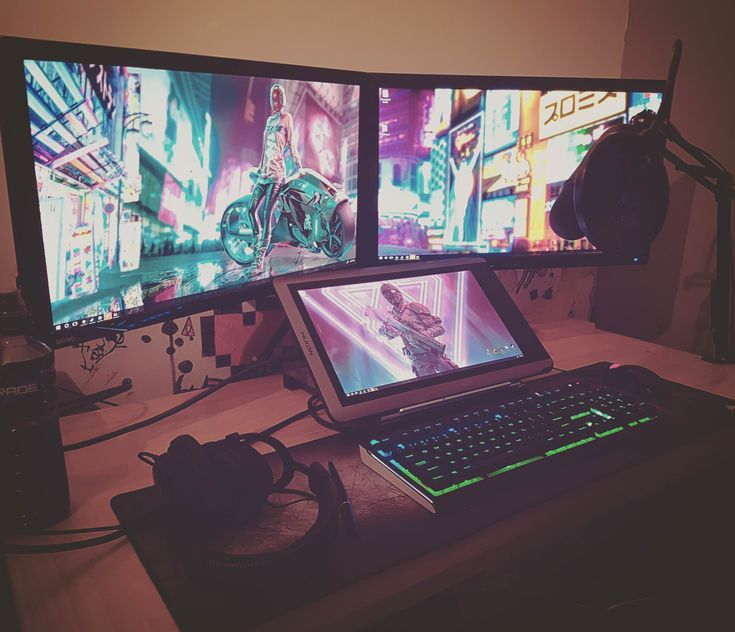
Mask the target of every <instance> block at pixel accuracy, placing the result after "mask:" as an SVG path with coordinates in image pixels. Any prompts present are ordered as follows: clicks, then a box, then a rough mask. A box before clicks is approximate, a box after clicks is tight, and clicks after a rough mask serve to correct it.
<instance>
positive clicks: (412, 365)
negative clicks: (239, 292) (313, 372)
mask: <svg viewBox="0 0 735 632" xmlns="http://www.w3.org/2000/svg"><path fill="white" fill-rule="evenodd" d="M299 297H300V298H301V300H302V301H303V304H304V307H305V308H306V311H307V313H308V315H309V318H310V319H311V321H312V323H313V325H314V327H315V328H316V331H317V333H318V339H319V341H320V342H321V344H322V345H323V347H324V350H325V352H326V355H327V357H328V358H329V360H330V362H331V364H332V367H333V368H334V371H335V373H336V375H337V378H338V380H339V382H340V384H341V386H342V390H344V392H345V394H346V395H347V396H354V395H361V394H364V393H368V392H372V391H377V390H379V389H380V388H381V387H385V386H392V385H394V384H397V383H399V382H406V381H409V380H413V379H416V378H423V377H428V376H432V375H436V374H438V373H445V372H447V371H452V370H456V369H459V368H464V367H470V366H475V365H479V364H485V363H489V362H494V361H496V360H502V359H508V358H517V357H521V356H522V355H523V354H522V353H521V350H520V349H519V348H518V346H517V345H516V343H515V341H514V340H513V338H512V337H511V335H510V333H509V332H508V330H507V329H506V327H505V325H504V324H503V322H502V321H501V320H500V317H499V316H498V314H497V312H496V311H495V309H494V308H493V306H492V304H491V303H490V301H489V300H488V298H487V296H486V295H485V293H484V292H483V290H482V289H481V287H480V285H479V284H478V282H477V280H476V279H475V277H474V276H473V275H472V273H471V272H468V271H466V270H465V271H460V272H447V273H442V274H434V275H427V276H421V277H409V278H404V279H394V280H391V281H390V282H388V281H371V282H367V283H354V284H349V285H338V286H333V287H325V288H313V289H306V290H300V291H299Z"/></svg>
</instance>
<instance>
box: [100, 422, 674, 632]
mask: <svg viewBox="0 0 735 632" xmlns="http://www.w3.org/2000/svg"><path fill="white" fill-rule="evenodd" d="M662 421H665V420H662ZM659 447H660V446H659ZM669 447H670V446H669ZM647 450H648V451H647V453H646V454H644V453H643V452H645V451H638V450H630V449H625V450H609V451H603V452H598V453H597V454H595V455H594V458H589V456H587V457H586V458H584V459H579V458H574V457H576V456H577V455H574V454H573V453H572V454H570V455H569V457H568V458H565V459H559V460H558V462H557V463H555V464H554V466H553V467H552V468H547V469H546V470H544V471H543V472H541V471H540V470H534V469H533V468H524V469H527V470H528V471H527V472H523V471H515V472H509V473H508V474H505V475H504V476H503V477H502V478H503V479H504V480H503V481H502V485H498V486H497V488H495V489H493V490H492V492H491V493H489V494H488V496H487V498H483V499H482V500H480V501H477V502H474V503H473V504H472V505H470V506H468V507H466V508H464V509H458V510H455V511H452V512H449V513H446V514H442V515H433V514H430V513H429V512H427V511H426V510H425V509H423V508H421V507H420V506H419V505H418V504H416V503H415V502H414V501H413V500H411V499H410V498H409V497H407V496H406V495H404V494H403V493H402V492H401V491H399V490H398V489H396V488H395V487H393V486H392V485H391V484H390V483H389V482H388V481H386V480H384V479H383V478H382V477H380V476H379V475H378V474H376V473H375V472H373V471H372V470H371V469H369V468H368V467H367V466H365V465H364V464H363V463H362V461H361V460H360V456H359V452H358V447H357V442H356V440H355V439H354V438H352V437H349V436H345V435H335V436H331V437H328V438H325V439H321V440H318V441H314V442H312V443H307V444H303V445H301V446H297V447H295V448H293V449H292V452H293V454H294V457H295V458H296V459H297V460H298V461H301V462H303V463H307V464H309V463H312V462H314V461H318V462H320V463H323V464H326V462H327V461H328V460H332V461H334V463H335V465H336V467H337V469H338V471H339V473H340V475H341V477H342V479H343V482H344V485H345V488H346V489H347V492H348V494H349V496H350V498H351V500H352V503H353V507H354V511H355V514H356V516H357V519H358V523H359V528H360V535H361V537H360V539H359V540H355V539H353V538H351V537H350V536H349V534H347V533H346V532H345V530H344V528H341V529H340V532H339V533H338V535H337V537H336V539H335V540H333V541H332V542H331V543H330V545H329V549H328V550H323V551H321V552H319V553H318V558H316V559H315V558H313V557H312V558H311V559H310V558H308V557H306V558H299V559H298V560H294V561H293V564H291V565H289V564H288V563H286V564H284V565H281V566H277V567H276V568H277V571H275V572H274V571H273V569H267V568H265V569H250V570H248V571H247V572H244V573H243V577H242V580H241V581H238V582H237V584H236V585H228V584H219V583H217V582H212V581H202V580H196V579H190V578H186V577H184V576H182V574H181V573H180V572H179V569H178V568H177V563H176V556H175V554H174V553H173V551H172V550H171V548H170V546H169V544H168V541H167V538H166V532H165V530H164V526H163V519H162V515H161V512H160V510H159V506H158V495H157V492H156V490H155V489H154V488H153V487H147V488H144V489H139V490H136V491H132V492H128V493H124V494H120V495H118V496H115V497H114V498H113V499H112V503H111V504H112V508H113V510H114V512H115V514H116V515H117V517H118V518H119V520H120V523H121V524H122V526H123V527H124V528H125V529H126V531H127V532H128V537H129V540H130V541H131V543H132V544H133V547H134V548H135V551H136V553H137V554H138V556H139V557H140V559H141V561H142V563H143V565H144V566H145V568H146V570H147V572H148V574H149V575H150V577H151V579H152V580H153V582H154V584H155V585H156V588H157V589H158V591H159V593H160V594H161V597H162V598H163V600H164V602H165V603H166V605H167V607H168V608H169V610H170V612H171V614H172V616H173V618H174V619H175V620H176V623H177V625H178V626H179V628H180V629H182V630H197V631H198V630H205V629H206V630H212V629H217V630H235V629H237V630H242V629H244V628H248V627H250V626H252V625H256V624H257V623H259V622H263V621H266V620H268V619H271V618H273V617H274V616H276V615H278V614H280V613H283V612H286V611H288V610H290V609H292V608H295V607H297V606H299V605H300V604H303V603H305V602H308V601H313V600H314V599H317V598H318V597H320V596H324V595H326V594H329V593H331V592H334V591H336V590H338V589H339V588H342V587H345V586H347V585H349V584H351V583H354V582H357V581H359V580H360V579H363V578H366V577H368V576H370V575H373V574H375V573H378V572H380V571H382V570H385V569H388V568H390V567H393V566H395V565H397V564H400V563H401V562H404V561H406V560H409V559H411V558H415V557H417V556H419V555H421V554H424V553H427V552H430V551H432V550H435V549H438V548H440V547H443V546H447V545H449V544H451V543H453V542H456V541H457V540H459V539H462V538H464V537H467V536H469V535H471V534H472V533H474V532H477V531H479V530H481V529H483V528H486V527H488V526H490V525H492V524H493V523H496V522H498V521H500V520H502V519H503V518H505V517H508V516H511V515H513V514H516V513H518V512H520V511H522V510H523V509H525V508H528V507H531V506H533V505H536V504H538V503H540V502H543V501H544V500H548V499H550V498H555V497H558V496H559V495H561V494H563V493H564V492H566V491H570V490H571V489H573V488H576V487H579V486H581V485H583V484H585V483H589V482H591V481H594V480H595V479H599V478H600V477H602V476H605V475H609V474H611V473H613V472H615V471H618V470H620V469H623V468H625V467H628V466H630V465H632V464H633V463H635V462H639V461H640V460H641V459H642V458H646V457H647V456H648V457H650V456H651V451H650V446H648V448H647ZM575 452H576V451H575ZM582 452H584V451H582ZM294 486H297V485H294ZM302 488H305V486H303V485H302ZM310 505H313V504H312V503H309V502H305V503H302V504H300V505H296V506H293V507H289V508H288V509H285V510H284V511H286V512H288V513H286V514H285V516H286V522H285V523H284V520H283V516H282V517H281V519H280V522H279V524H281V525H283V524H286V525H291V526H292V527H294V528H293V529H290V528H285V529H283V537H284V538H285V540H284V544H285V543H286V542H287V540H288V538H291V539H293V537H294V533H293V532H294V531H298V530H299V529H301V528H303V525H302V524H301V523H304V524H305V525H306V526H305V528H308V526H309V524H310V522H309V521H310V520H312V519H313V515H314V511H315V510H314V509H313V507H312V508H309V506H310ZM297 507H298V508H299V509H298V510H296V508H297ZM274 515H275V514H274ZM292 520H293V524H291V521H292ZM300 525H301V526H300ZM262 532H263V533H270V534H271V537H273V533H274V529H273V528H272V527H271V528H270V529H269V528H268V526H267V525H266V526H264V527H263V531H262ZM278 537H279V536H278V534H277V535H276V541H275V542H276V545H277V543H278V542H277V538H278ZM248 552H249V551H248Z"/></svg>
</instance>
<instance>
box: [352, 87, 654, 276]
mask: <svg viewBox="0 0 735 632" xmlns="http://www.w3.org/2000/svg"><path fill="white" fill-rule="evenodd" d="M372 79H373V81H374V82H375V86H374V89H373V92H374V93H375V98H376V100H379V97H378V95H379V90H380V88H395V89H402V88H403V89H409V90H411V89H413V90H433V89H437V88H450V89H455V90H461V89H463V88H475V89H479V90H510V89H518V90H541V91H550V90H593V91H600V90H608V89H610V88H615V89H617V90H619V91H626V92H661V93H663V92H664V88H665V86H666V81H665V80H663V79H621V78H612V77H609V78H605V77H532V76H511V75H508V76H478V75H437V74H413V75H407V74H399V73H373V74H372ZM375 110H376V115H377V116H378V120H376V134H377V125H378V123H379V116H380V113H379V106H378V103H376V107H375ZM376 140H377V139H376ZM376 144H377V142H376ZM379 162H380V154H379V152H378V155H377V158H376V159H375V170H376V173H379V171H378V169H379ZM379 195H380V192H379V190H378V191H377V192H376V209H377V197H378V196H379ZM378 216H379V213H376V214H375V226H374V230H373V232H372V233H371V236H372V237H373V239H374V242H373V243H371V245H370V246H369V247H366V251H368V252H370V253H371V254H374V256H375V259H374V260H373V261H372V262H371V263H374V264H376V265H392V264H394V263H404V262H405V260H404V259H394V260H391V259H384V258H383V259H382V258H381V256H380V249H379V244H378V221H379V219H378ZM649 253H650V250H647V251H646V252H644V253H641V254H640V255H638V256H635V257H626V256H621V255H614V254H609V253H605V252H601V251H599V250H586V251H571V250H570V251H557V252H529V251H526V252H523V253H513V252H508V253H497V252H496V253H447V252H438V253H437V254H425V253H424V254H423V255H420V260H421V261H446V260H449V261H454V260H457V259H462V258H468V257H473V258H474V257H480V258H482V259H483V260H484V261H486V262H487V264H488V265H489V266H490V267H491V268H493V269H496V270H509V269H511V270H512V269H516V270H517V269H543V268H579V267H597V266H608V265H643V264H645V263H648V258H649Z"/></svg>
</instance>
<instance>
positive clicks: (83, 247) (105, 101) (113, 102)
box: [24, 60, 359, 330]
mask: <svg viewBox="0 0 735 632" xmlns="http://www.w3.org/2000/svg"><path fill="white" fill-rule="evenodd" d="M24 69H25V78H26V97H27V102H28V109H29V114H30V121H31V126H30V133H31V135H32V140H33V154H34V161H35V172H36V184H37V191H38V200H39V206H40V212H41V226H42V233H43V245H44V251H45V252H44V254H45V260H46V261H45V263H46V270H47V276H48V285H49V293H50V300H51V305H52V314H53V322H54V325H55V328H56V329H57V330H59V329H61V328H62V327H64V328H68V327H70V326H81V325H85V324H91V323H97V322H99V321H102V320H108V319H112V318H115V317H116V316H118V315H122V314H130V313H134V312H136V311H142V310H144V309H145V308H146V306H149V305H154V304H161V303H165V302H167V301H170V300H174V299H181V298H184V297H189V296H193V295H197V294H199V293H202V292H207V291H210V290H218V289H221V288H226V287H232V286H237V285H243V284H247V283H249V282H252V281H257V280H261V279H266V278H269V277H271V276H275V275H280V274H284V273H287V272H291V271H294V270H303V269H309V268H314V267H319V266H322V265H325V264H327V263H331V262H334V261H347V260H350V259H354V256H355V253H354V237H355V234H354V233H355V211H356V208H357V199H356V198H357V155H358V147H357V143H358V116H359V113H358V106H359V86H354V85H343V84H332V83H324V82H308V81H299V80H278V79H272V78H266V77H249V76H234V75H216V74H209V73H194V72H183V71H172V70H160V69H149V68H134V67H127V66H103V65H94V64H82V63H66V62H58V61H40V60H26V61H25V63H24Z"/></svg>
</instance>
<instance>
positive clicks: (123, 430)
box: [64, 360, 270, 452]
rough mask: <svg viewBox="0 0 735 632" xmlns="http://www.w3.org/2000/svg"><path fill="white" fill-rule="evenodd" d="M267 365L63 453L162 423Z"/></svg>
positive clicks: (246, 370)
mask: <svg viewBox="0 0 735 632" xmlns="http://www.w3.org/2000/svg"><path fill="white" fill-rule="evenodd" d="M268 363H270V360H264V361H263V362H256V363H255V364H250V365H248V366H245V367H242V368H241V369H239V370H238V371H237V372H236V373H233V374H232V375H230V377H228V378H225V379H224V380H222V381H221V382H217V384H214V385H212V386H210V387H208V388H207V389H205V390H202V391H200V392H199V393H197V394H196V395H194V397H191V398H189V399H187V400H186V401H185V402H182V403H181V404H177V405H176V406H173V407H172V408H169V409H168V410H164V411H163V412H160V413H158V414H157V415H153V417H149V418H148V419H144V420H143V421H139V422H137V423H134V424H130V425H129V426H123V427H122V428H118V429H117V430H113V431H111V432H106V433H105V434H101V435H98V436H96V437H90V438H89V439H84V440H83V441H77V442H76V443H70V444H68V445H65V446H64V452H71V451H72V450H79V449H80V448H87V447H89V446H92V445H96V444H98V443H102V442H103V441H108V440H109V439H115V438H116V437H121V436H122V435H125V434H128V433H129V432H133V431H135V430H140V429H141V428H146V427H147V426H152V425H153V424H155V423H158V422H159V421H162V420H163V419H166V418H167V417H170V416H171V415H175V414H176V413H178V412H181V411H182V410H184V409H186V408H188V407H189V406H191V405H193V404H196V403H197V402H200V401H201V400H203V399H204V398H205V397H209V396H210V395H212V394H214V393H216V392H217V391H218V390H219V389H221V388H222V387H224V386H227V385H228V384H230V383H231V382H235V381H236V380H238V379H241V378H242V377H243V375H244V374H246V373H249V372H250V371H256V370H258V369H260V368H262V367H263V366H264V365H266V364H268Z"/></svg>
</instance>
